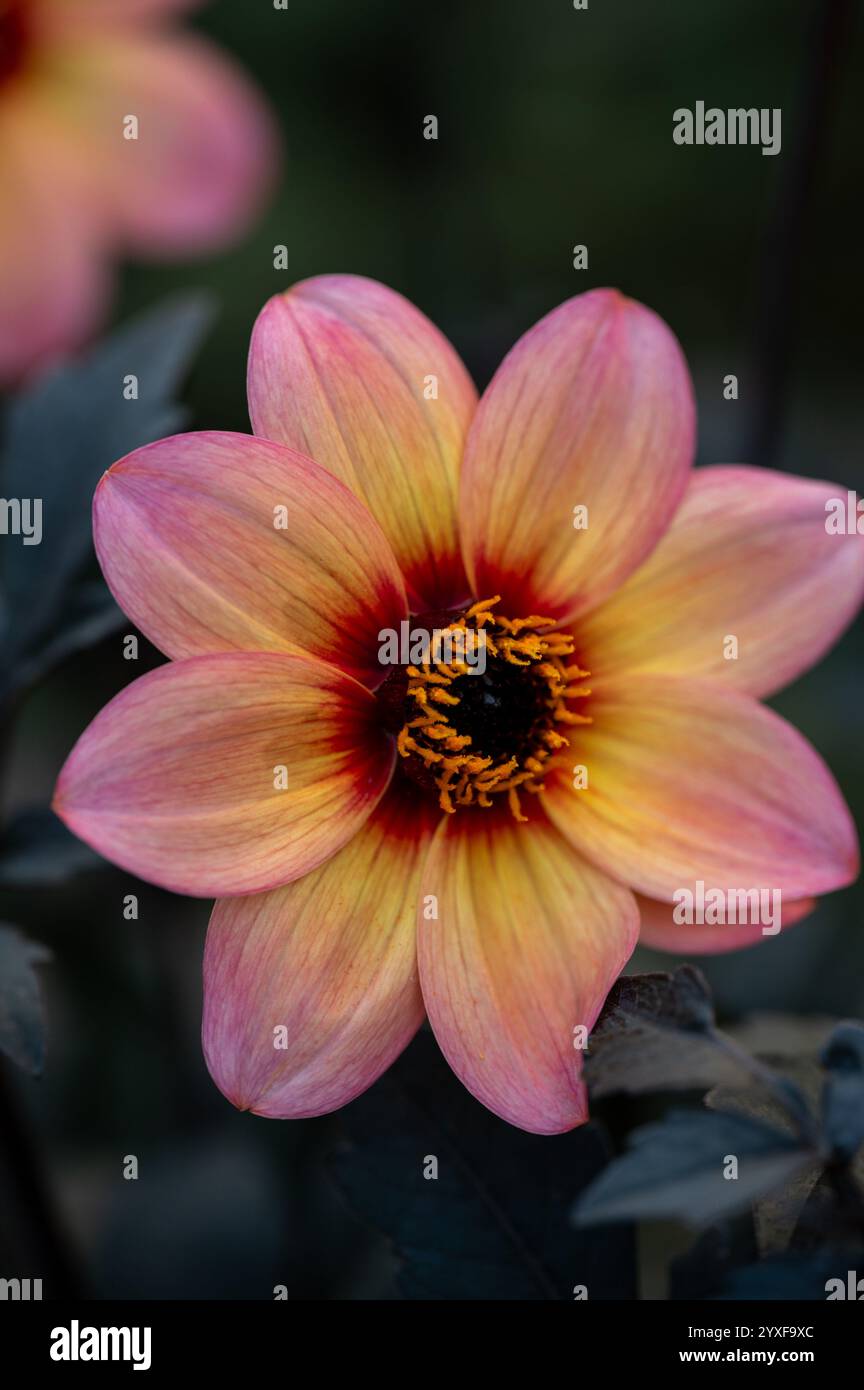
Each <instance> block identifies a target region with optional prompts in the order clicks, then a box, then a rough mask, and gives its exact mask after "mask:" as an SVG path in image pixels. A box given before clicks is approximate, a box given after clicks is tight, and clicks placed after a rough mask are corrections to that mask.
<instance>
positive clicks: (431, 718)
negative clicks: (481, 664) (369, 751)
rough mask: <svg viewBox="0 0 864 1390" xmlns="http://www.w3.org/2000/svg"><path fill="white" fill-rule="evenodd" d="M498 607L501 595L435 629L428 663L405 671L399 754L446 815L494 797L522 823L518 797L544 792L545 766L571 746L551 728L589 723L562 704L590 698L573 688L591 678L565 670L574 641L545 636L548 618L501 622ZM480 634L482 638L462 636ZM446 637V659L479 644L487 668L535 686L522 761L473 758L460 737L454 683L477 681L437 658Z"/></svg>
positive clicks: (463, 666)
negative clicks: (426, 782)
mask: <svg viewBox="0 0 864 1390" xmlns="http://www.w3.org/2000/svg"><path fill="white" fill-rule="evenodd" d="M499 602H500V595H496V597H495V598H490V599H484V600H483V601H482V602H481V603H475V604H474V605H473V606H472V607H471V608H469V609H468V610H467V612H465V613H463V614H462V615H461V616H460V617H459V618H457V619H455V620H454V621H453V622H452V623H450V624H449V626H448V627H446V628H442V629H438V630H437V631H436V634H435V635H434V636H433V639H432V644H431V646H430V649H429V652H428V658H427V660H425V661H424V662H423V663H422V664H420V665H416V666H414V665H412V666H409V667H408V669H407V674H408V688H407V698H408V700H409V701H410V702H411V703H412V704H413V705H414V706H415V708H416V714H415V715H413V716H412V717H409V718H408V719H407V720H406V722H405V724H404V725H403V726H402V729H401V730H400V732H399V736H398V738H397V748H398V750H399V753H400V754H401V755H402V757H403V758H410V757H414V758H419V759H421V760H422V762H423V763H424V764H425V765H426V767H427V769H428V770H429V772H430V773H431V774H432V776H433V778H434V781H435V783H436V785H437V787H438V800H439V803H440V805H441V808H442V810H444V811H447V812H448V813H450V814H452V813H453V812H455V811H456V810H457V808H458V807H460V806H471V805H476V806H484V807H489V806H492V805H493V798H494V797H496V796H501V795H505V794H506V796H507V801H508V805H509V808H510V811H511V813H512V814H513V816H514V817H515V819H516V820H517V821H525V820H527V819H528V817H527V816H526V815H524V814H523V812H522V805H521V801H520V796H521V794H522V793H523V792H540V791H542V790H543V776H544V774H545V772H546V771H547V770H548V764H549V760H550V759H551V758H552V757H553V756H554V754H555V753H557V752H558V751H559V750H560V749H562V748H566V747H567V746H568V744H569V739H568V738H567V737H566V735H565V734H563V733H562V732H561V729H560V728H559V727H556V726H560V725H564V726H568V725H574V724H590V722H591V719H590V716H588V715H584V714H577V713H575V712H574V711H573V710H571V709H569V708H568V707H567V703H566V702H567V701H568V700H573V699H578V698H581V697H584V696H586V695H590V693H591V692H590V690H589V689H588V688H587V687H586V686H584V685H582V684H580V683H579V682H581V681H582V680H583V679H584V678H585V677H586V676H588V675H589V672H588V671H583V670H581V669H580V667H579V666H576V665H568V663H567V658H568V657H570V656H571V655H572V653H573V638H572V637H570V636H569V635H568V634H566V633H563V632H551V631H545V632H544V631H543V629H548V628H551V627H552V626H553V625H554V620H553V619H552V618H543V617H539V616H538V615H537V614H531V615H530V616H529V617H527V618H506V617H504V616H503V614H500V613H493V611H492V610H493V609H494V607H495V605H496V604H497V603H499ZM455 633H461V637H460V638H457V639H456V641H454V640H453V637H452V634H455ZM480 633H482V634H483V637H482V638H480V637H479V636H471V635H466V634H480ZM448 635H449V644H448V652H451V653H452V650H453V649H454V647H455V649H456V650H458V651H461V652H463V653H464V652H465V651H466V650H467V651H470V649H471V648H470V645H469V644H471V643H473V644H474V645H475V646H476V645H477V644H478V643H479V642H480V641H484V642H485V648H486V659H487V662H488V661H490V660H491V661H494V662H497V663H499V665H500V664H502V663H507V664H509V665H513V666H519V667H525V668H528V670H527V671H526V678H527V679H530V680H533V681H535V682H536V683H537V691H536V696H537V699H536V703H537V709H538V716H537V718H536V720H535V721H534V726H533V728H532V729H531V730H530V738H529V744H530V748H529V749H528V751H527V752H526V751H524V750H523V752H522V754H521V757H520V756H516V755H513V756H510V757H498V758H497V759H496V758H494V757H492V756H489V755H484V754H481V753H478V752H477V751H474V750H472V743H473V740H472V738H471V736H470V735H469V734H466V733H460V732H459V729H458V723H459V706H460V704H461V703H462V697H461V696H460V694H459V693H458V692H459V687H460V682H462V681H463V680H468V681H472V680H477V679H479V678H480V677H478V676H477V675H476V674H472V667H471V666H469V665H468V664H467V663H466V662H465V661H462V660H459V661H453V660H451V661H449V662H445V661H443V660H442V659H441V654H442V647H443V646H444V645H445V639H446V638H448ZM463 694H464V687H463Z"/></svg>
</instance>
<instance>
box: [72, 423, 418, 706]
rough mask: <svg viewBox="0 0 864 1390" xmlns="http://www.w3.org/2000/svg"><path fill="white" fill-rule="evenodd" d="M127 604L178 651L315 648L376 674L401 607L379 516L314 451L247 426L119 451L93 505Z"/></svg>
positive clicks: (163, 643)
mask: <svg viewBox="0 0 864 1390" xmlns="http://www.w3.org/2000/svg"><path fill="white" fill-rule="evenodd" d="M93 517H94V535H95V541H96V552H97V555H98V557H99V563H100V564H101V566H102V570H103V573H104V574H105V578H106V579H107V581H108V584H109V587H110V589H111V592H112V593H113V594H114V597H115V598H116V599H117V602H118V603H119V604H120V606H121V608H122V609H123V611H124V612H125V613H127V614H128V615H129V617H130V618H131V619H132V621H133V622H134V623H136V624H137V625H138V627H140V629H141V631H142V632H144V633H145V634H146V635H147V637H149V638H150V640H151V641H152V642H154V643H155V644H156V646H157V647H159V649H160V651H163V652H165V653H166V655H168V656H171V657H175V658H176V657H186V656H198V655H203V654H206V653H208V652H217V651H226V650H238V651H283V652H298V651H299V652H301V653H302V652H309V653H311V654H312V655H313V656H318V657H321V658H322V659H324V660H327V661H331V662H332V663H333V664H334V665H337V666H340V667H341V668H342V669H343V670H345V671H348V672H349V673H350V674H351V675H353V676H356V677H357V679H359V680H363V681H366V682H368V683H369V684H377V683H378V682H379V681H380V680H381V675H382V667H381V666H380V664H379V663H378V660H377V651H378V646H379V641H378V633H379V631H380V630H381V628H383V627H393V628H397V629H398V624H399V622H400V621H401V619H402V618H403V617H405V616H406V614H407V611H408V609H407V600H406V597H405V589H404V586H403V583H402V577H401V575H400V573H399V567H398V565H397V564H396V561H395V559H394V557H393V553H392V551H391V550H390V547H389V545H388V543H387V541H386V540H385V538H384V536H383V534H382V532H381V530H380V528H379V526H378V525H377V524H376V522H375V521H374V520H373V519H372V517H371V516H370V514H369V512H368V511H367V510H366V508H365V507H364V506H363V504H362V503H361V502H359V501H358V500H357V498H356V497H354V496H353V494H352V493H351V492H349V490H348V488H346V487H343V485H342V484H341V483H340V482H338V481H337V480H336V479H335V478H333V477H331V476H330V474H329V473H327V472H326V470H325V469H323V468H319V467H318V465H317V464H315V463H313V462H312V460H311V459H307V458H304V457H303V456H302V455H301V454H295V453H294V452H293V450H291V449H285V448H283V446H282V445H280V444H271V443H269V442H268V441H267V440H264V439H254V438H253V437H252V436H251V435H243V434H222V433H202V434H181V435H175V436H174V437H173V438H171V439H161V440H159V442H158V443H156V444H148V445H146V446H145V447H144V448H143V449H136V450H135V452H134V453H132V454H129V455H127V457H126V458H125V459H121V460H120V462H119V463H115V464H114V466H113V468H110V469H109V470H108V472H107V473H106V474H105V475H104V476H103V478H102V481H101V482H100V484H99V487H98V488H97V490H96V497H95V500H94V505H93Z"/></svg>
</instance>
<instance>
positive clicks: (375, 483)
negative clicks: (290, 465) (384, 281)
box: [248, 275, 476, 610]
mask: <svg viewBox="0 0 864 1390" xmlns="http://www.w3.org/2000/svg"><path fill="white" fill-rule="evenodd" d="M248 387H249V412H250V415H251V418H252V426H253V429H254V430H255V433H256V434H258V435H262V436H264V437H265V438H267V439H275V440H278V441H279V442H280V443H282V444H287V445H288V446H289V447H291V448H293V449H299V450H300V451H301V452H303V453H306V454H309V455H310V456H311V457H312V458H314V459H315V461H316V463H320V464H322V465H323V466H324V467H325V468H327V469H329V470H330V472H331V473H334V474H335V475H336V476H337V477H338V478H341V480H342V481H343V482H344V483H346V484H347V485H348V487H350V488H352V490H353V491H354V492H356V493H357V496H358V497H361V498H362V499H363V501H364V502H365V503H366V505H367V506H368V507H369V510H370V511H371V512H372V514H373V516H375V517H376V519H377V520H378V521H379V522H380V524H381V526H382V528H383V530H384V533H385V535H386V536H387V538H388V540H389V541H390V544H391V545H392V547H393V550H394V552H395V554H396V557H397V559H398V561H399V563H400V565H401V567H402V571H403V573H404V574H405V577H406V580H407V583H408V586H409V597H410V598H411V601H412V607H413V608H414V609H415V610H417V609H422V608H426V609H437V608H442V607H446V606H448V605H449V604H451V603H453V602H456V601H458V600H461V599H463V598H464V597H465V596H466V594H467V586H466V583H465V577H464V572H463V569H462V562H461V558H460V554H459V543H458V537H457V518H456V505H457V486H458V471H459V464H460V460H461V456H462V448H463V444H464V440H465V435H466V433H467V430H468V425H469V423H470V420H471V417H472V415H473V412H474V409H475V405H476V392H475V390H474V387H473V385H472V383H471V380H470V377H469V376H468V374H467V372H466V371H465V368H464V367H463V365H462V363H461V361H460V360H459V357H458V356H457V354H456V353H455V351H454V350H453V348H452V347H451V346H450V344H449V343H448V342H447V340H446V338H445V337H444V336H443V335H442V334H441V333H439V332H438V330H437V328H435V327H434V325H433V324H431V323H430V322H429V320H428V319H427V318H425V316H424V315H423V314H421V313H420V311H419V310H418V309H415V308H414V306H413V305H412V304H410V303H409V302H408V301H407V300H406V299H403V298H402V296H401V295H399V294H396V293H395V291H393V290H390V289H387V288H386V287H385V286H384V285H379V284H377V283H376V282H375V281H374V280H367V279H364V278H363V277H361V276H356V275H322V276H318V277H317V278H315V279H312V280H304V281H302V282H301V283H300V284H298V285H295V286H294V287H293V288H292V289H290V290H288V291H287V292H286V293H284V294H280V295H276V296H275V297H274V298H273V299H271V300H270V301H269V302H268V303H267V304H266V305H265V306H264V308H263V309H262V311H261V313H260V314H259V316H258V320H257V322H256V324H255V328H254V331H253V334H252V345H251V349H250V353H249V380H248Z"/></svg>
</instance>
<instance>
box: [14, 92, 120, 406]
mask: <svg viewBox="0 0 864 1390" xmlns="http://www.w3.org/2000/svg"><path fill="white" fill-rule="evenodd" d="M71 172H72V171H70V170H69V169H68V168H64V167H63V161H62V157H60V156H59V154H58V152H57V150H56V149H55V148H54V144H53V138H52V128H51V124H50V122H48V123H47V124H46V122H45V121H44V120H43V119H42V115H41V112H40V111H39V109H38V107H37V108H35V109H31V108H30V107H29V105H27V104H24V103H17V102H16V103H15V105H14V108H13V107H7V108H5V109H4V108H2V107H0V189H2V198H0V383H6V384H8V383H15V382H18V381H19V380H20V379H21V378H23V377H25V376H27V375H28V374H30V373H31V372H33V371H35V370H36V369H38V368H40V367H42V366H43V365H45V364H46V363H48V362H50V361H51V360H52V359H53V358H55V357H57V356H59V355H61V354H62V353H64V352H66V351H68V350H69V349H71V348H73V347H77V346H79V345H80V344H82V343H83V342H84V341H86V339H87V338H88V337H89V335H90V333H91V332H92V331H93V329H94V328H95V327H96V325H97V324H98V322H99V320H100V318H101V316H102V314H103V312H104V309H105V305H106V302H107V299H108V292H109V287H110V277H109V274H108V270H107V266H106V265H105V263H104V260H103V257H102V255H101V253H100V250H99V234H98V230H97V228H96V226H95V225H94V219H93V215H92V210H91V209H88V208H87V207H86V206H83V205H82V204H81V203H80V201H79V200H77V198H76V197H75V193H76V188H75V185H74V183H73V182H72V181H71Z"/></svg>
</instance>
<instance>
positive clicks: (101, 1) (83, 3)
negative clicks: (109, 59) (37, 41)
mask: <svg viewBox="0 0 864 1390" xmlns="http://www.w3.org/2000/svg"><path fill="white" fill-rule="evenodd" d="M28 3H29V5H30V7H31V8H32V11H33V15H34V23H36V24H38V25H39V28H40V30H41V31H42V32H44V33H46V34H52V35H53V34H57V33H64V34H65V33H68V34H69V35H70V36H75V37H77V36H80V34H81V33H82V32H83V31H90V30H95V31H96V32H99V31H103V32H104V30H106V29H117V28H120V29H129V28H133V29H134V28H137V27H139V26H141V25H148V26H152V25H154V24H158V23H164V21H166V20H170V19H172V18H176V17H177V16H180V15H184V14H187V13H189V12H191V11H192V10H197V9H201V7H202V5H203V4H204V3H205V0H28Z"/></svg>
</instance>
